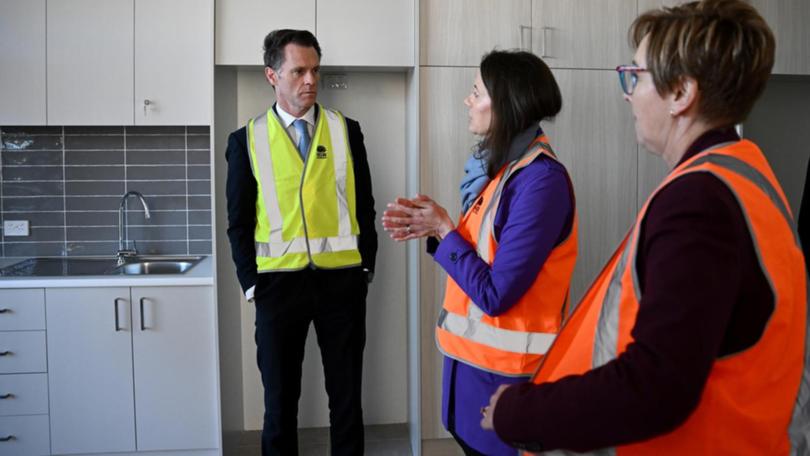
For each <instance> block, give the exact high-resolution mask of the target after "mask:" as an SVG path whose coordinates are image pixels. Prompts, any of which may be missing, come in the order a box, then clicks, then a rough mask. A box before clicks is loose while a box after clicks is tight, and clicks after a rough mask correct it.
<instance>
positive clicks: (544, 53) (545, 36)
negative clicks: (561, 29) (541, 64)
mask: <svg viewBox="0 0 810 456" xmlns="http://www.w3.org/2000/svg"><path fill="white" fill-rule="evenodd" d="M550 29H551V27H542V30H543V49H542V51H541V52H540V57H542V58H544V59H545V58H548V57H549V55H548V53H547V52H546V43H547V42H548V34H547V32H548V31H549V30H550Z"/></svg>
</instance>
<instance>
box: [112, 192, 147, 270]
mask: <svg viewBox="0 0 810 456" xmlns="http://www.w3.org/2000/svg"><path fill="white" fill-rule="evenodd" d="M130 196H137V197H138V199H140V200H141V204H142V205H143V210H144V212H145V215H146V219H147V220H148V219H149V218H151V217H150V215H149V205H147V204H146V200H145V199H143V195H141V193H140V192H136V191H134V190H133V191H129V192H126V193H124V196H122V197H121V205H120V206H119V207H118V252H117V253H116V256H118V264H119V265H122V264H124V262H125V261H126V258H129V257H134V256H135V255H137V254H138V252H137V251H136V250H135V243H134V242H133V245H132V248H131V249H128V248H127V244H128V243H129V240H128V239H127V238H128V235H127V229H126V227H125V226H124V225H125V223H124V208H125V207H126V204H127V198H129V197H130Z"/></svg>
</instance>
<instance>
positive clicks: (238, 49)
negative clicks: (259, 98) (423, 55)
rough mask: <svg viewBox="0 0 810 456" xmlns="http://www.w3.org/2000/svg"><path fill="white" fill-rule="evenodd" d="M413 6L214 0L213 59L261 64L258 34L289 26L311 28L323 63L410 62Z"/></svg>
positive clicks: (404, 1) (335, 0) (403, 2)
mask: <svg viewBox="0 0 810 456" xmlns="http://www.w3.org/2000/svg"><path fill="white" fill-rule="evenodd" d="M413 8H414V0H386V1H379V0H376V1H375V0H355V1H351V2H345V1H339V0H300V1H296V2H294V3H291V2H282V1H280V0H269V1H268V0H219V1H217V6H216V11H217V13H216V14H217V23H216V43H217V45H216V63H217V64H218V65H262V64H263V61H262V45H263V43H264V37H265V36H266V35H267V34H268V33H269V32H270V31H272V30H275V29H280V28H289V29H305V30H310V31H312V32H313V33H315V35H316V36H317V37H318V41H319V43H320V45H321V50H322V51H323V62H322V63H323V64H324V65H330V66H372V67H373V66H380V67H408V66H413V63H414V36H413V34H414V30H413V29H414V25H413V17H414V10H413Z"/></svg>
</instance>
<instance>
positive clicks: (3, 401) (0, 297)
mask: <svg viewBox="0 0 810 456" xmlns="http://www.w3.org/2000/svg"><path fill="white" fill-rule="evenodd" d="M0 353H2V354H3V355H2V356H0V374H1V375H0V455H21V454H25V455H32V456H38V455H46V454H50V437H49V430H48V381H47V376H46V375H47V374H46V373H45V371H46V369H47V363H46V347H45V293H44V292H43V290H42V289H19V290H0Z"/></svg>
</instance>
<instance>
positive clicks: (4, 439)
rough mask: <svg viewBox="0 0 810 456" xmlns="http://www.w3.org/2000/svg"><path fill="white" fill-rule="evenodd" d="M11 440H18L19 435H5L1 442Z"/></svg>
mask: <svg viewBox="0 0 810 456" xmlns="http://www.w3.org/2000/svg"><path fill="white" fill-rule="evenodd" d="M9 440H17V437H14V435H7V436H5V437H0V442H8V441H9Z"/></svg>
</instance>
